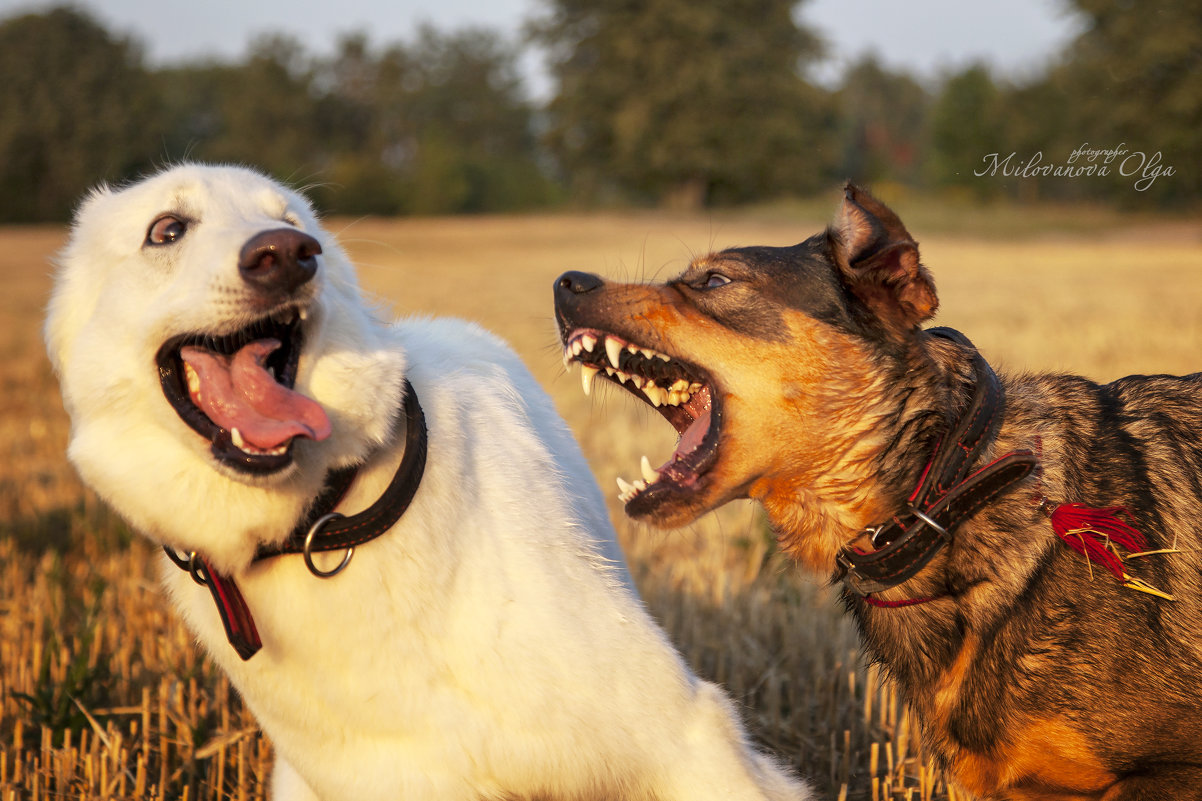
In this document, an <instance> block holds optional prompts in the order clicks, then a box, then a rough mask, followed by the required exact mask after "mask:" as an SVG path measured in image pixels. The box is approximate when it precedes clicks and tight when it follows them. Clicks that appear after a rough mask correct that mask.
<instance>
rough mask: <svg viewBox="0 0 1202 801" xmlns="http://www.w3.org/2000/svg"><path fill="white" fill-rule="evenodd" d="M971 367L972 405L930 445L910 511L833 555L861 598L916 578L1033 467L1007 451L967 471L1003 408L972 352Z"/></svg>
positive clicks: (1030, 459)
mask: <svg viewBox="0 0 1202 801" xmlns="http://www.w3.org/2000/svg"><path fill="white" fill-rule="evenodd" d="M927 333H929V334H933V335H935V336H939V337H943V338H945V339H950V340H952V341H953V342H956V343H957V344H960V345H964V346H966V347H969V348H972V347H973V344H972V343H971V342H969V341H968V338H967V337H965V336H964V335H963V334H961V333H960V332H959V331H955V330H953V329H950V328H932V329H930V330H929V331H928V332H927ZM973 369H974V370H975V372H976V389H975V391H974V393H973V397H972V401H971V402H970V403H969V405H968V408H967V409H966V410H965V411H964V414H963V415H962V416H961V417H960V420H959V421H958V422H957V423H956V425H955V427H954V428H953V429H952V430H951V431H950V432H949V433H948V434H946V435H944V437H943V438H942V439H941V440H940V442H939V445H938V446H937V447H936V448H935V454H934V456H932V457H931V461H930V462H929V463H928V464H927V467H926V470H924V471H923V474H922V478H921V479H920V480H919V482H918V486H917V487H916V488H915V490H914V492H913V493H911V495H910V497H909V499H908V505H907V509H906V510H905V511H904V512H902V513H900V514H898V515H896V516H894V517H893V518H892V519H890V520H888V521H885V522H884V523H882V524H880V525H879V526H875V527H872V528H869V529H867V530H866V531H865V535H867V538H868V540H869V542H868V545H869V546H870V548H871V550H861V549H859V548H857V547H854V545H855V544H854V543H853V544H852V545H851V546H848V547H845V548H843V549H842V550H841V551H840V552H839V555H838V556H837V557H836V563H837V565H838V568H837V570H836V573H835V578H836V579H842V581H843V583H844V584H845V585H846V586H847V587H848V588H849V589H850V590H851V591H852V592H854V593H855V594H856V595H859V596H863V597H866V596H868V595H870V594H871V593H875V592H880V591H882V590H886V589H889V588H890V587H896V586H897V585H899V584H901V583H902V582H904V581H907V580H908V579H911V578H913V577H914V576H915V575H916V574H917V573H918V571H920V570H922V568H923V567H925V566H926V565H927V563H928V562H930V561H931V560H932V559H933V558H935V555H936V554H938V553H939V551H941V550H942V549H943V548H945V547H946V546H947V545H949V544H951V541H952V534H953V532H954V531H955V529H956V526H958V525H959V524H960V523H962V522H963V521H964V520H966V519H968V518H969V517H972V516H973V515H974V514H976V513H977V512H979V511H980V510H981V509H982V508H984V506H985V505H986V504H988V503H989V502H990V501H992V500H993V499H994V498H996V497H998V496H999V495H1001V494H1002V493H1003V492H1005V491H1006V490H1007V489H1009V488H1010V487H1012V486H1013V485H1014V484H1015V483H1016V482H1018V481H1019V480H1021V479H1022V478H1024V477H1025V476H1026V475H1027V474H1028V473H1030V472H1031V470H1032V469H1034V467H1035V465H1036V463H1037V459H1036V457H1035V454H1033V453H1032V452H1031V451H1025V450H1024V451H1014V452H1013V453H1008V454H1006V455H1005V456H1003V457H1001V458H999V459H997V460H995V461H993V462H991V463H990V464H988V465H986V466H984V467H982V468H980V469H979V470H977V471H976V472H974V473H972V474H971V475H970V474H969V473H968V471H969V469H970V468H971V467H972V466H973V465H974V464H975V463H976V461H977V459H978V458H979V457H980V455H981V453H982V452H983V451H984V450H985V447H986V445H987V444H988V443H989V441H990V440H992V439H993V437H994V436H995V435H996V434H997V431H998V429H999V428H1000V427H1001V421H1002V412H1003V409H1004V408H1005V395H1004V393H1003V391H1002V384H1001V382H1000V381H999V380H998V377H997V375H996V374H995V373H994V372H993V370H992V369H991V368H990V367H989V364H988V363H987V362H986V361H985V359H984V358H983V357H982V356H981V354H980V353H976V352H975V348H974V353H973ZM869 600H871V599H869ZM923 600H930V599H916V600H911V601H908V602H906V601H903V602H897V603H894V604H889V605H896V606H905V605H909V604H911V603H918V602H921V601H923ZM882 605H883V604H882Z"/></svg>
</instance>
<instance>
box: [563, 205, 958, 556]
mask: <svg viewBox="0 0 1202 801" xmlns="http://www.w3.org/2000/svg"><path fill="white" fill-rule="evenodd" d="M936 305H937V300H936V297H935V288H934V285H933V284H932V282H931V278H930V275H929V274H928V273H927V271H926V269H925V268H924V267H923V266H922V265H921V264H920V263H919V257H918V246H917V245H916V244H915V242H914V241H913V239H912V238H911V237H910V235H909V233H908V232H907V231H906V229H905V227H904V226H903V225H902V223H901V221H900V220H899V219H898V218H897V215H895V214H894V213H893V212H892V211H890V210H889V209H888V208H887V207H886V206H885V205H884V204H882V203H880V202H879V201H877V200H875V199H874V198H872V197H871V196H870V195H868V194H867V193H866V192H864V191H863V190H860V189H858V188H856V187H854V186H851V185H848V186H847V187H846V188H845V198H844V201H843V204H842V208H841V209H840V212H839V217H838V220H837V222H836V223H835V225H834V226H832V227H830V228H828V229H827V230H826V231H825V232H823V233H820V234H817V235H815V236H812V237H810V238H809V239H807V240H806V241H804V242H802V243H801V244H798V245H795V246H793V247H785V248H772V247H747V248H733V249H728V250H723V251H721V252H719V253H714V254H711V255H708V256H705V257H702V258H700V259H697V260H695V261H693V262H692V264H690V265H689V267H688V269H686V270H685V271H684V272H683V273H682V274H681V275H679V276H678V277H676V278H674V279H672V280H670V281H668V282H667V283H665V284H660V285H647V284H616V283H609V282H606V281H604V280H602V279H601V278H599V277H597V276H595V275H591V274H587V273H579V272H569V273H565V274H564V275H562V276H560V277H559V278H558V279H557V280H556V283H555V310H556V318H557V320H558V323H559V330H560V336H561V338H562V340H563V344H564V347H565V349H566V353H567V355H568V357H569V358H571V359H572V360H575V361H578V362H580V363H581V368H582V371H583V374H584V381H585V386H586V390H587V388H588V385H589V384H590V383H591V381H592V380H593V377H594V376H595V375H602V376H605V377H606V378H607V379H609V380H611V381H614V382H616V383H618V384H619V385H621V386H623V387H624V388H625V389H627V390H629V391H631V392H632V393H634V394H635V395H637V396H639V397H641V398H643V400H645V401H647V402H649V403H651V404H653V405H655V406H656V407H657V408H658V410H659V411H660V413H661V414H662V415H663V416H664V417H665V418H666V419H667V420H668V421H669V422H670V423H671V424H672V425H673V426H674V427H675V428H676V430H677V432H678V433H679V434H680V441H679V443H678V445H677V448H676V450H675V452H674V453H673V454H671V456H669V457H668V458H667V459H666V460H665V461H663V462H662V464H661V465H660V466H659V467H658V468H653V467H652V466H651V463H650V462H647V461H645V462H644V465H643V471H642V472H643V478H642V479H640V480H638V481H635V482H633V483H631V484H629V485H625V486H624V488H623V489H624V491H623V493H622V497H623V501H624V502H625V504H626V512H627V514H629V515H630V516H631V517H633V518H635V519H638V520H644V521H647V522H650V523H653V524H656V525H660V526H666V527H675V526H680V525H684V524H686V523H689V522H691V521H692V520H694V519H695V518H697V517H698V516H699V515H701V514H703V513H704V512H707V511H709V510H711V509H714V508H716V507H717V506H719V505H721V504H723V503H725V502H726V501H729V500H732V499H734V498H739V497H752V498H756V499H758V500H760V501H762V502H763V503H764V504H765V506H766V508H767V509H768V512H769V515H770V516H771V517H772V518H773V522H774V523H775V524H776V525H777V527H778V528H780V529H782V530H792V531H798V532H800V531H811V532H812V531H814V525H813V524H814V523H815V522H820V521H814V520H800V519H795V518H796V517H797V516H798V515H800V516H802V517H803V518H804V517H807V516H813V515H818V516H824V517H827V518H829V517H831V516H832V515H834V516H836V517H839V518H840V520H839V523H840V524H841V525H852V526H853V527H854V526H862V525H866V524H867V523H868V522H871V521H872V520H874V519H875V517H876V516H879V515H880V514H882V512H883V507H884V506H886V505H887V501H888V500H889V499H885V498H882V497H881V493H880V492H875V491H873V489H872V482H867V481H866V478H867V477H868V476H869V475H870V473H871V471H872V470H873V469H874V468H873V463H874V461H875V460H877V459H878V458H879V454H880V453H881V451H882V449H884V448H886V447H887V445H888V443H887V442H886V441H883V440H885V438H886V437H887V433H886V432H887V430H888V428H889V426H888V425H887V419H888V418H889V417H890V416H891V415H894V414H895V413H896V410H897V403H898V399H897V398H891V397H889V393H888V392H887V384H888V383H889V380H890V379H889V376H890V375H892V374H895V373H896V372H897V371H901V372H903V373H904V372H905V369H906V368H905V363H906V362H907V361H908V359H909V358H910V354H912V352H913V351H914V350H915V349H914V347H913V345H914V343H915V342H917V339H918V332H919V325H920V324H921V323H922V322H923V321H925V320H927V319H929V318H930V317H931V316H932V315H933V314H934V312H935V308H936ZM620 483H624V482H620ZM859 518H863V520H861V519H859ZM827 522H834V521H833V520H830V521H827ZM825 528H828V529H829V528H830V526H826V527H825ZM853 530H855V529H854V528H853ZM814 544H817V543H814ZM841 544H842V543H838V544H835V543H827V545H828V546H830V545H833V546H834V547H836V548H837V547H838V545H841ZM809 547H810V546H809V545H805V546H802V545H800V544H799V545H798V550H805V549H807V548H809ZM825 550H827V549H826V548H823V551H825ZM797 555H799V556H801V555H803V554H801V553H798V554H797ZM811 556H814V557H818V554H817V553H815V554H811Z"/></svg>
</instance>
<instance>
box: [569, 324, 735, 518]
mask: <svg viewBox="0 0 1202 801" xmlns="http://www.w3.org/2000/svg"><path fill="white" fill-rule="evenodd" d="M635 339H636V338H635V337H629V336H624V335H619V334H617V333H613V332H610V331H604V330H601V329H598V328H574V329H571V330H569V331H567V332H565V334H564V342H565V346H564V362H565V366H568V365H570V364H571V363H572V362H578V363H579V364H580V365H581V380H582V384H583V387H584V391H585V392H586V393H587V392H589V391H590V389H591V385H592V382H593V380H594V379H595V378H596V376H598V375H601V376H604V377H605V378H606V379H607V380H609V381H611V382H613V383H615V384H617V385H618V386H621V387H622V388H623V389H625V390H627V391H628V392H630V393H631V394H633V395H635V396H636V397H638V398H640V399H641V400H642V401H643V402H645V403H648V404H649V405H651V406H652V407H654V408H655V409H656V410H657V411H658V412H659V413H660V414H661V415H662V416H663V417H664V419H666V420H667V421H668V422H669V423H671V424H672V427H673V428H675V429H676V431H677V433H678V434H680V435H681V441H680V442H679V443H678V445H677V449H676V450H675V451H674V452H673V454H672V456H671V457H669V458H668V460H667V461H666V462H664V463H663V464H662V465H660V466H659V467H658V468H653V467H652V466H651V464H650V461H649V460H648V459H647V457H645V456H644V457H643V462H642V465H641V469H640V472H641V475H642V477H641V478H639V479H636V480H635V481H633V482H627V481H626V480H625V479H622V478H619V479H618V489H619V493H620V494H619V498H620V499H621V500H622V502H623V503H624V504H625V505H626V511H627V512H628V513H629V514H631V515H632V516H638V517H643V516H647V515H650V514H652V513H653V512H654V510H655V508H656V507H658V506H659V505H660V504H661V503H663V502H665V501H667V500H668V499H670V498H679V497H680V496H682V495H684V496H689V495H694V494H696V493H697V492H698V491H700V490H701V489H702V487H703V486H704V484H705V479H706V476H707V474H708V472H709V471H710V470H711V469H712V468H713V466H714V465H715V464H716V463H717V461H718V455H719V442H720V440H721V435H722V392H721V389H720V387H719V386H718V384H717V382H716V381H715V380H714V379H713V378H712V377H711V376H710V374H709V373H708V372H706V371H705V370H702V369H701V368H699V367H696V366H695V365H693V364H692V363H690V362H688V361H686V360H684V359H680V358H678V357H675V356H672V355H669V354H667V353H663V352H662V351H659V350H657V349H655V348H651V347H647V346H644V345H641V344H637V343H636V342H635V341H634V340H635ZM706 417H708V425H707V426H706V429H705V431H704V432H703V433H702V434H701V436H700V439H697V437H696V434H695V432H690V431H689V429H690V428H691V427H693V426H694V425H695V424H696V423H698V421H700V420H702V419H704V418H706ZM686 439H687V440H689V441H687V442H686Z"/></svg>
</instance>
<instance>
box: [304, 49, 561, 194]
mask: <svg viewBox="0 0 1202 801" xmlns="http://www.w3.org/2000/svg"><path fill="white" fill-rule="evenodd" d="M517 58H518V51H517V49H516V48H515V47H514V46H513V45H512V44H510V43H509V42H507V41H506V40H504V39H503V38H502V37H500V36H499V35H498V34H496V33H495V32H493V31H489V30H486V29H479V28H468V29H464V30H460V31H455V32H451V33H440V32H439V31H437V30H435V29H433V28H430V27H428V26H423V27H422V28H421V29H420V30H419V32H418V36H417V39H416V41H415V42H414V43H413V44H410V45H405V44H395V45H392V46H391V47H389V48H388V49H387V50H385V51H384V52H383V53H380V54H375V53H373V52H372V51H371V50H370V48H368V46H367V42H366V39H365V37H363V36H353V37H349V38H347V39H344V40H343V42H342V43H341V45H340V47H339V52H338V53H337V54H336V56H335V57H334V58H333V59H332V60H331V61H329V62H327V63H326V64H324V65H323V66H322V67H321V68H320V70H319V71H318V76H317V81H316V83H317V85H318V86H320V87H322V90H323V92H324V95H323V98H324V101H325V102H327V103H329V104H332V105H334V106H336V107H337V108H338V109H339V111H338V115H337V116H338V118H339V119H341V120H343V121H344V122H343V125H342V126H341V133H340V136H341V137H342V139H341V140H340V141H341V142H342V146H341V147H340V148H339V150H338V152H337V153H336V154H335V155H334V157H333V163H332V165H331V178H332V181H333V183H334V184H336V185H337V187H336V188H335V189H333V190H332V194H336V197H337V200H336V201H334V205H335V206H336V207H337V208H338V209H339V210H342V211H355V212H358V211H366V210H367V209H362V208H360V207H359V204H360V201H362V200H365V199H372V202H373V203H375V204H377V206H376V209H375V210H377V211H379V210H387V211H393V212H412V213H423V214H424V213H454V212H476V211H486V210H497V209H514V208H526V207H530V206H537V205H543V204H545V203H547V202H548V201H549V200H550V199H552V197H553V196H554V188H553V186H552V184H551V182H550V180H549V179H548V178H547V176H546V175H545V174H544V173H543V171H542V170H541V169H540V167H539V165H538V161H537V143H536V141H535V138H534V135H533V133H532V125H533V112H532V110H531V108H530V106H529V103H528V101H527V100H526V99H525V96H524V89H523V86H522V83H521V80H520V77H519V75H518V69H517ZM381 206H382V207H384V208H381Z"/></svg>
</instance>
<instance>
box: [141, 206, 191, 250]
mask: <svg viewBox="0 0 1202 801" xmlns="http://www.w3.org/2000/svg"><path fill="white" fill-rule="evenodd" d="M187 230H188V224H187V223H186V222H184V221H183V220H181V219H180V218H179V217H173V216H171V215H170V214H168V215H165V216H163V217H159V218H158V219H157V220H155V221H154V222H153V223H151V225H150V231H148V232H147V234H146V244H148V245H171V244H174V243H176V242H178V241H179V240H180V238H182V237H183V235H184V233H185V232H186V231H187Z"/></svg>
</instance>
